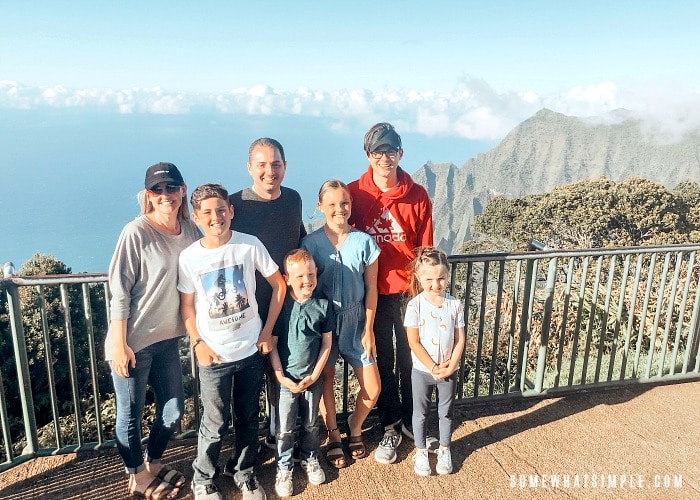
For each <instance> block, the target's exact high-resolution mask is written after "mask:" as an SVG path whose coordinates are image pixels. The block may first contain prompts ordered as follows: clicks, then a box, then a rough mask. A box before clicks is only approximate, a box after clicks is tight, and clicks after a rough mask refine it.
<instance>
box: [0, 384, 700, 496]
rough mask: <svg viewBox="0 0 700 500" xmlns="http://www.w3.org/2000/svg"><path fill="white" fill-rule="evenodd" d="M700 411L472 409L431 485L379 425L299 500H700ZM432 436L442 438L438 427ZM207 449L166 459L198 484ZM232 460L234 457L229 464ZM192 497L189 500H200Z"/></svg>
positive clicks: (683, 402) (121, 491)
mask: <svg viewBox="0 0 700 500" xmlns="http://www.w3.org/2000/svg"><path fill="white" fill-rule="evenodd" d="M699 409H700V382H686V383H678V384H672V385H657V386H654V385H650V384H644V385H636V386H626V387H622V388H613V389H607V390H597V391H589V392H579V393H575V394H570V395H568V396H565V397H558V398H551V399H543V400H540V399H527V400H517V401H515V400H510V401H500V402H492V403H489V404H483V403H481V404H479V405H462V406H460V407H459V408H457V411H456V415H455V417H456V419H455V420H456V422H455V427H456V428H455V431H454V435H453V443H452V454H453V460H454V466H455V473H454V474H451V475H449V476H436V475H433V476H431V477H418V476H416V475H415V474H414V472H413V462H412V457H413V455H414V449H413V443H411V442H408V441H407V440H404V442H403V443H402V444H401V446H400V447H399V457H398V460H397V462H396V463H395V464H392V465H380V464H378V463H376V462H375V461H374V458H373V451H374V449H375V448H376V445H377V442H378V440H379V439H380V437H381V430H380V429H379V426H378V425H376V421H370V422H369V424H368V428H367V429H366V431H365V436H366V438H365V442H366V444H367V445H368V450H369V451H370V453H371V455H370V456H369V457H368V458H365V459H363V460H360V461H358V462H356V463H353V464H351V465H350V466H349V467H347V468H345V469H342V470H340V471H336V470H334V469H331V468H330V467H328V466H325V463H324V468H325V470H326V473H327V483H326V484H323V485H321V486H312V485H308V484H307V483H306V479H305V477H304V474H303V473H302V472H301V471H300V470H298V469H295V472H294V487H295V493H296V494H295V496H294V498H298V499H300V500H302V499H323V500H328V499H346V498H347V499H370V498H380V499H384V498H386V499H393V500H396V499H404V498H406V499H413V498H429V499H439V500H444V499H464V498H489V499H492V498H611V499H612V498H658V499H668V498H689V499H690V498H700V420H699V419H698V413H699ZM373 423H374V424H375V425H372V426H371V427H370V425H371V424H373ZM429 430H430V431H431V434H432V435H435V434H436V422H435V420H434V419H433V421H431V423H430V426H429ZM195 447H196V442H195V441H194V440H185V441H175V442H174V443H173V445H172V446H171V447H170V448H169V450H168V451H167V452H166V456H165V458H166V461H167V462H168V463H170V464H172V465H174V466H175V467H177V468H178V469H180V470H181V471H182V472H184V473H185V474H186V475H187V476H188V479H190V478H191V467H190V463H191V461H192V458H193V456H194V453H195ZM229 452H230V446H226V447H225V448H224V451H223V452H222V462H223V461H225V459H226V458H227V456H228V454H229ZM434 461H435V457H434V456H433V457H432V458H431V463H432V464H433V466H434ZM121 470H122V469H121V462H120V459H119V457H118V455H117V454H116V451H115V450H114V449H109V450H104V451H100V452H95V451H91V452H83V453H80V454H71V455H63V456H56V457H45V458H39V459H36V460H32V461H31V462H28V463H25V464H22V465H20V466H17V467H15V468H13V469H10V470H8V471H6V472H4V473H2V474H0V498H4V499H20V498H22V499H25V498H35V499H43V498H53V499H72V498H96V499H107V498H110V499H111V498H125V497H126V494H125V493H126V479H125V476H124V475H123V474H122V472H121ZM274 476H275V463H274V459H273V457H272V452H271V451H270V450H267V449H264V451H263V452H262V453H261V465H260V467H259V470H258V477H259V479H260V482H261V484H262V485H263V487H264V488H265V489H266V490H267V492H268V498H274V497H275V495H274ZM218 483H219V486H220V487H221V489H222V491H223V494H224V498H226V499H239V498H241V494H240V492H239V491H237V490H236V489H235V487H234V485H233V482H232V480H231V479H229V478H223V477H222V478H221V479H219V480H218ZM188 487H189V486H187V487H186V489H185V490H184V491H183V492H181V494H180V496H179V498H182V499H190V498H192V494H191V493H190V492H189V489H187V488H188Z"/></svg>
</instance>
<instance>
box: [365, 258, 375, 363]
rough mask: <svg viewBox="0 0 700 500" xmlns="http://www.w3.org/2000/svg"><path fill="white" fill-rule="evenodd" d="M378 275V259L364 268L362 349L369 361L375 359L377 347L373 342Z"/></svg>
mask: <svg viewBox="0 0 700 500" xmlns="http://www.w3.org/2000/svg"><path fill="white" fill-rule="evenodd" d="M378 273H379V259H375V260H374V262H372V263H371V264H370V265H369V266H367V267H365V272H364V276H363V277H364V281H365V316H366V319H365V331H364V333H363V334H362V339H361V342H362V347H364V349H365V353H366V354H367V357H368V358H369V359H372V358H376V357H377V346H376V344H375V341H374V317H375V315H376V313H377V299H378V297H379V292H378V291H377V274H378Z"/></svg>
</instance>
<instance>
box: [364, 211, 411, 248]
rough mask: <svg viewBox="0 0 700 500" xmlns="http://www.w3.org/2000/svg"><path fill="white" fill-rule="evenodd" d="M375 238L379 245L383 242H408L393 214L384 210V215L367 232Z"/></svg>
mask: <svg viewBox="0 0 700 500" xmlns="http://www.w3.org/2000/svg"><path fill="white" fill-rule="evenodd" d="M365 232H366V233H367V234H369V235H371V236H374V238H375V240H377V243H381V242H383V241H406V233H405V231H404V230H403V228H402V227H401V226H399V224H398V222H397V221H396V219H395V218H394V216H393V215H392V214H391V212H390V211H389V209H384V212H382V215H381V216H380V217H378V218H377V219H375V220H374V222H373V223H372V226H371V227H368V228H367V229H366V231H365Z"/></svg>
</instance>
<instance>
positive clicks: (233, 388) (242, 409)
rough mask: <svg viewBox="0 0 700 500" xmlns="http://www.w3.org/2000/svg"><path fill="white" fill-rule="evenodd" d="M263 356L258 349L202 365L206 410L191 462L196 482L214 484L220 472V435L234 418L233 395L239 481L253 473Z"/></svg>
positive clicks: (201, 378) (202, 394)
mask: <svg viewBox="0 0 700 500" xmlns="http://www.w3.org/2000/svg"><path fill="white" fill-rule="evenodd" d="M263 366H264V365H263V357H262V355H261V354H260V353H258V352H256V353H255V354H252V355H251V356H248V357H247V358H245V359H242V360H240V361H234V362H232V363H222V364H212V365H209V366H202V365H199V385H200V396H201V399H202V405H203V406H204V412H203V413H202V421H201V423H200V424H199V436H198V441H197V458H196V459H195V460H194V462H193V463H192V468H193V469H194V477H193V478H192V482H193V483H194V484H212V483H213V482H214V478H216V476H217V475H218V473H219V469H218V463H219V453H220V452H221V438H222V437H223V436H224V435H225V434H226V433H227V431H228V427H229V423H230V422H231V397H233V413H234V415H235V418H236V422H235V425H234V427H235V451H234V454H233V457H232V460H233V461H234V462H235V463H236V467H235V468H236V474H235V476H234V478H233V479H234V481H235V482H236V484H241V483H244V482H245V481H246V480H247V479H248V478H249V477H250V476H252V475H253V466H254V465H255V458H256V455H257V452H258V424H259V420H260V416H259V412H260V402H259V396H260V387H261V384H262V380H263V372H264V368H263Z"/></svg>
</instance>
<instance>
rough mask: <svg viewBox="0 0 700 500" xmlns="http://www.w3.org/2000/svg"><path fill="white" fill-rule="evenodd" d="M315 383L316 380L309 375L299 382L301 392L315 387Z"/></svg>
mask: <svg viewBox="0 0 700 500" xmlns="http://www.w3.org/2000/svg"><path fill="white" fill-rule="evenodd" d="M315 382H316V380H315V379H314V378H313V377H312V376H311V375H307V376H306V377H304V378H303V379H301V380H300V381H299V384H298V386H299V392H304V391H305V390H306V389H308V388H309V387H311V386H312V385H314V383H315Z"/></svg>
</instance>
